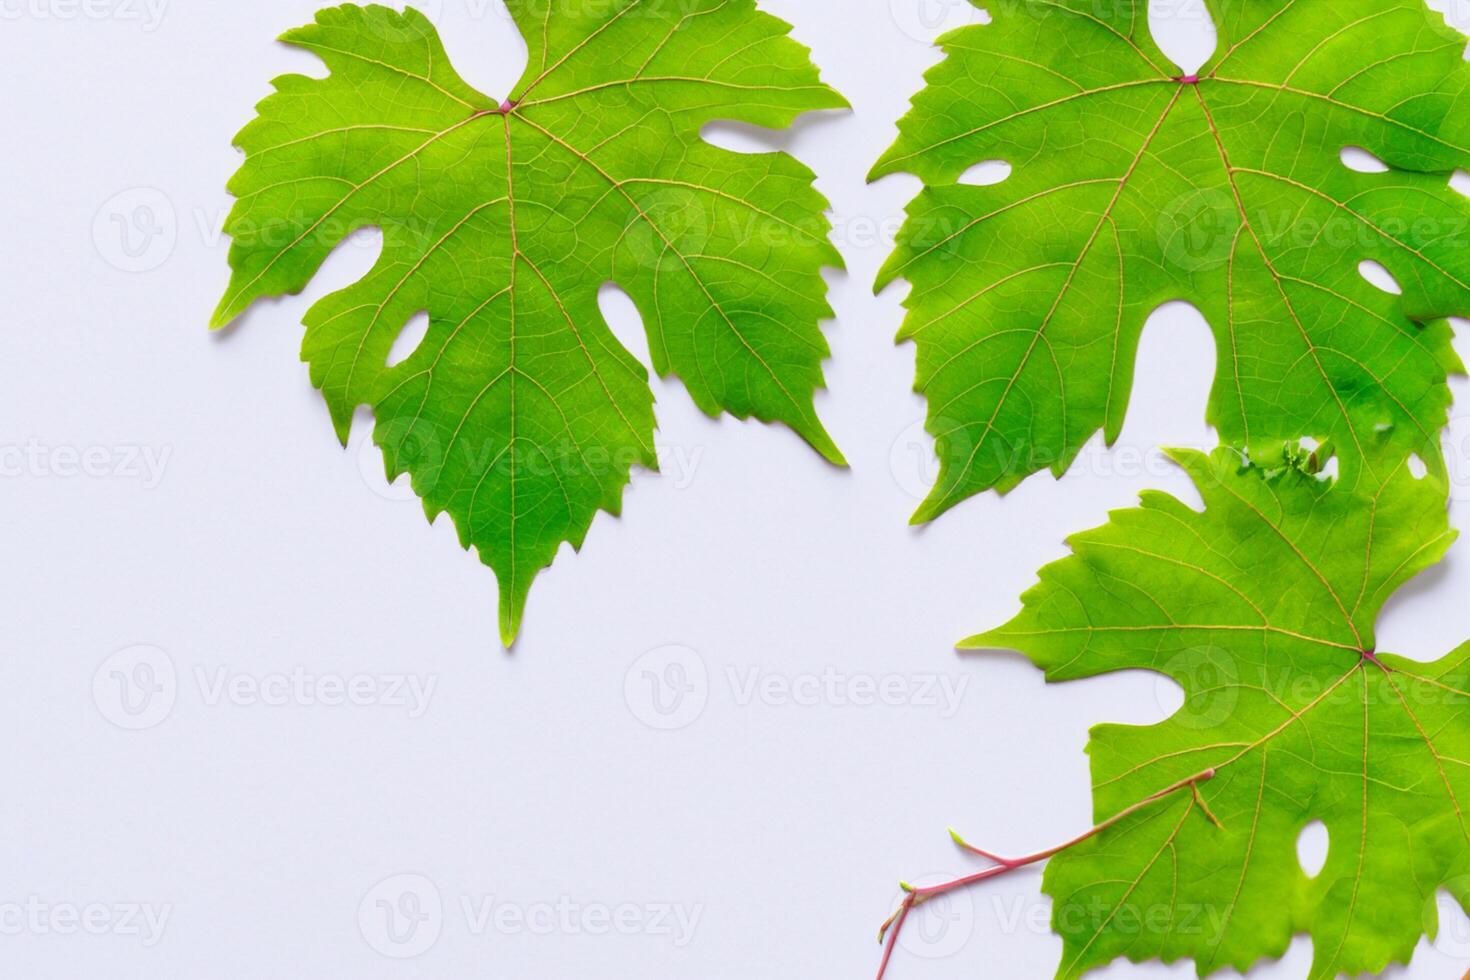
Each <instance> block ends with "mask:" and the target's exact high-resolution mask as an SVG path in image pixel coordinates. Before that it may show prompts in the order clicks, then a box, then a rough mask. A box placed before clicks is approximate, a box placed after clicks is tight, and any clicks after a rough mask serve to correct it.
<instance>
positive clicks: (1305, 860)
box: [1296, 820, 1330, 878]
mask: <svg viewBox="0 0 1470 980" xmlns="http://www.w3.org/2000/svg"><path fill="white" fill-rule="evenodd" d="M1329 843H1330V838H1329V836H1328V833H1327V825H1326V824H1325V823H1323V822H1322V821H1320V820H1313V821H1312V822H1311V823H1309V824H1307V825H1306V826H1305V827H1303V828H1302V832H1301V835H1300V836H1298V837H1297V839H1296V859H1297V860H1298V861H1300V862H1301V865H1302V870H1303V871H1305V872H1306V874H1307V877H1308V878H1315V877H1317V875H1318V874H1319V873H1320V872H1321V871H1322V866H1323V865H1325V864H1326V863H1327V847H1328V844H1329Z"/></svg>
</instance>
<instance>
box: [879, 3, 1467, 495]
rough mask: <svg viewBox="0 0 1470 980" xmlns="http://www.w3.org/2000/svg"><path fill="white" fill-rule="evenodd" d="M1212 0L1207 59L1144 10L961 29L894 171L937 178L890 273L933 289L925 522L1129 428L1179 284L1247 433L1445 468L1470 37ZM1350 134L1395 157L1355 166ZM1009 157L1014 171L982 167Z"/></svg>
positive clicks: (1463, 227)
mask: <svg viewBox="0 0 1470 980" xmlns="http://www.w3.org/2000/svg"><path fill="white" fill-rule="evenodd" d="M973 2H975V3H976V4H977V5H980V0H973ZM1207 3H1208V7H1209V9H1210V11H1211V12H1212V14H1213V16H1214V19H1215V23H1216V26H1217V28H1218V32H1219V48H1218V50H1217V53H1216V54H1215V56H1214V57H1213V58H1212V59H1211V60H1210V61H1209V62H1208V63H1207V64H1206V65H1205V66H1204V68H1203V69H1201V72H1200V74H1199V75H1197V76H1185V75H1182V74H1181V73H1180V71H1179V69H1177V68H1175V67H1173V66H1171V65H1170V64H1169V63H1168V61H1167V59H1166V58H1165V57H1164V56H1163V54H1162V53H1161V52H1160V51H1159V49H1158V48H1157V47H1156V46H1155V44H1154V43H1153V41H1152V40H1151V39H1150V37H1149V33H1148V26H1147V11H1148V4H1147V0H1117V2H1111V3H1105V4H1098V3H1093V2H1092V0H1001V2H999V3H996V4H990V3H986V4H984V6H985V7H986V8H987V9H989V10H991V11H992V13H993V20H992V22H991V23H989V24H983V25H977V26H970V27H965V28H961V29H959V30H957V31H954V32H952V33H950V34H948V35H946V36H945V37H944V38H942V39H941V44H942V46H943V48H944V50H945V52H946V53H947V55H948V57H947V59H946V60H945V61H944V62H942V63H941V64H940V65H939V66H937V67H936V68H934V69H933V70H932V71H931V72H930V73H929V75H928V86H927V88H926V89H925V90H924V91H923V92H922V93H921V94H920V95H919V96H918V97H917V98H916V99H915V100H914V104H913V108H912V110H911V111H910V113H909V114H908V115H907V116H906V117H905V118H904V119H903V121H902V122H901V123H900V137H899V139H898V141H897V142H896V143H895V145H894V146H893V148H892V149H891V150H890V151H889V152H888V153H887V154H886V155H885V156H884V157H883V158H882V160H881V161H880V162H879V163H878V165H877V167H876V168H875V170H874V171H873V176H874V178H875V179H876V178H877V177H879V176H882V175H885V174H891V173H896V172H900V171H903V172H910V173H913V174H916V175H918V176H919V177H920V178H921V179H922V180H923V181H924V183H925V188H924V189H923V191H922V192H921V193H920V195H919V196H918V198H917V199H916V200H915V201H914V202H913V204H912V205H911V206H910V208H909V211H908V221H907V222H906V224H905V226H904V229H903V232H902V234H901V236H900V240H899V243H898V246H897V248H896V249H895V252H894V254H893V256H892V257H891V259H890V260H889V262H888V263H887V265H886V266H885V268H884V270H883V272H882V274H881V276H880V278H879V287H880V288H881V287H882V286H885V285H887V284H888V283H889V282H891V281H893V280H895V279H897V278H899V277H902V278H904V279H907V280H908V281H909V283H910V284H911V286H912V292H911V294H910V295H909V297H908V299H907V300H906V302H905V305H906V306H907V308H908V311H909V312H908V316H907V317H906V319H905V322H904V325H903V328H902V331H901V332H900V334H899V337H900V339H901V340H912V341H914V342H915V343H916V345H917V349H918V374H917V390H918V391H919V392H921V393H922V394H924V395H925V396H926V397H927V399H928V403H929V417H928V426H929V430H930V431H931V433H933V434H934V436H935V437H936V441H937V452H938V454H939V457H940V463H941V466H940V475H939V480H938V483H937V485H936V487H935V488H934V490H933V493H932V494H931V496H930V497H929V498H928V499H927V500H926V501H925V502H924V504H923V505H922V506H921V507H920V509H919V511H918V512H917V514H916V515H915V520H916V521H926V520H931V519H933V518H934V517H937V516H938V515H940V514H942V513H943V512H944V511H945V510H947V509H949V508H950V507H952V506H954V505H955V504H956V503H958V502H959V501H961V500H963V499H964V498H966V497H968V496H971V495H973V494H976V493H979V492H982V491H984V490H987V489H991V488H995V489H998V490H1000V491H1002V492H1004V491H1006V490H1009V489H1011V488H1013V487H1014V486H1015V485H1016V484H1018V483H1019V482H1020V481H1021V480H1022V479H1024V478H1025V477H1026V476H1028V475H1029V474H1031V473H1034V472H1037V471H1039V470H1042V469H1045V468H1048V467H1049V468H1051V469H1052V471H1053V472H1054V473H1056V474H1057V475H1061V474H1062V473H1063V472H1064V471H1065V470H1066V469H1067V467H1068V466H1069V465H1070V463H1071V462H1072V461H1073V460H1074V459H1075V458H1076V456H1077V454H1078V452H1079V451H1080V450H1081V448H1082V447H1083V446H1084V444H1085V443H1086V442H1087V440H1088V439H1089V438H1091V437H1092V436H1093V435H1094V434H1095V433H1096V432H1098V431H1099V430H1102V431H1103V432H1104V434H1105V437H1106V439H1107V441H1108V442H1109V443H1112V442H1113V441H1114V440H1116V439H1117V437H1118V435H1119V433H1120V431H1121V429H1122V425H1123V419H1124V414H1125V412H1126V409H1127V403H1128V396H1129V390H1130V387H1131V384H1132V380H1133V369H1134V359H1135V355H1136V353H1137V348H1138V341H1139V335H1140V333H1141V331H1142V328H1143V323H1144V321H1145V319H1146V318H1147V316H1148V314H1149V313H1150V312H1152V311H1153V310H1154V309H1156V308H1157V307H1158V306H1159V305H1160V304H1162V303H1163V302H1166V301H1168V300H1173V299H1182V300H1187V301H1189V302H1191V303H1193V304H1194V305H1195V306H1197V307H1198V308H1199V309H1200V310H1201V311H1202V313H1203V314H1204V317H1205V319H1206V320H1207V321H1208V322H1209V324H1210V325H1211V329H1212V331H1213V333H1214V337H1215V342H1216V343H1215V346H1216V361H1217V368H1216V379H1215V383H1214V386H1213V389H1212V391H1211V393H1210V399H1209V407H1208V421H1209V422H1210V424H1211V425H1213V426H1214V427H1215V428H1216V429H1217V430H1218V431H1219V432H1220V434H1221V437H1222V439H1223V440H1224V441H1225V442H1227V443H1229V444H1232V445H1236V446H1240V447H1242V448H1245V449H1246V450H1248V451H1249V452H1250V454H1251V456H1252V458H1255V459H1260V460H1273V459H1279V458H1280V454H1281V452H1283V451H1284V447H1285V446H1286V445H1287V444H1289V443H1291V442H1294V441H1296V440H1300V439H1302V438H1305V437H1311V438H1314V439H1317V440H1318V441H1320V442H1323V443H1326V444H1329V445H1331V446H1333V447H1334V448H1335V449H1336V450H1337V452H1338V455H1339V459H1340V465H1341V466H1342V476H1343V478H1344V479H1345V480H1348V481H1353V480H1355V479H1357V477H1358V475H1359V470H1360V469H1361V468H1362V466H1363V463H1364V460H1365V459H1366V458H1368V457H1369V456H1370V455H1377V454H1378V453H1380V452H1382V451H1385V449H1386V447H1392V449H1393V450H1394V451H1395V452H1398V453H1400V454H1403V455H1407V454H1408V453H1409V452H1418V453H1419V454H1420V455H1421V456H1422V457H1423V458H1424V459H1425V460H1426V461H1428V462H1430V463H1431V465H1437V464H1438V462H1439V460H1440V457H1439V448H1438V445H1437V433H1438V431H1439V429H1440V428H1442V426H1443V424H1444V422H1445V419H1446V414H1447V410H1448V404H1449V393H1448V386H1447V384H1446V376H1447V374H1451V373H1456V372H1459V371H1461V370H1462V367H1461V365H1460V362H1459V360H1458V358H1457V357H1456V356H1455V354H1454V352H1453V350H1452V349H1451V346H1450V341H1451V331H1450V329H1449V326H1448V323H1447V322H1446V321H1445V318H1446V317H1448V316H1451V315H1456V314H1464V313H1466V312H1470V247H1467V246H1470V202H1467V201H1466V200H1465V198H1463V197H1462V196H1461V195H1460V194H1458V193H1457V192H1456V191H1454V190H1452V189H1451V187H1450V186H1449V178H1450V175H1451V174H1452V172H1453V171H1454V170H1455V169H1456V168H1460V167H1465V166H1467V165H1470V94H1467V92H1466V88H1467V83H1470V67H1467V66H1466V64H1465V62H1464V60H1463V57H1462V55H1463V52H1464V50H1465V44H1466V39H1465V38H1464V36H1462V35H1460V34H1458V33H1456V32H1455V31H1453V30H1451V29H1450V28H1448V27H1447V26H1446V25H1445V24H1444V22H1443V19H1442V18H1441V17H1440V16H1439V15H1438V14H1434V13H1432V12H1431V11H1430V10H1429V9H1428V8H1427V7H1425V5H1424V3H1423V2H1422V0H1343V2H1335V3H1315V2H1309V0H1207ZM1348 147H1357V148H1360V149H1366V150H1367V151H1369V152H1370V153H1372V154H1374V155H1375V156H1377V157H1378V158H1379V160H1380V161H1381V162H1383V163H1385V164H1387V165H1388V167H1389V168H1390V169H1389V170H1388V171H1387V172H1383V173H1362V172H1358V171H1357V170H1354V169H1350V168H1349V167H1348V166H1346V165H1345V163H1344V161H1343V160H1342V159H1341V153H1342V151H1343V150H1344V149H1345V148H1348ZM990 160H1004V161H1007V162H1008V163H1010V164H1011V165H1012V167H1013V170H1012V172H1011V174H1010V176H1009V177H1008V178H1007V179H1005V180H1003V181H1001V182H1000V183H997V184H992V185H989V186H975V185H973V184H971V183H966V182H963V181H962V180H961V178H962V177H964V175H965V174H966V172H967V171H968V170H969V169H970V168H971V167H973V166H974V165H976V164H979V163H982V162H985V161H990ZM1364 261H1371V262H1377V263H1378V264H1380V265H1381V266H1383V267H1384V268H1385V269H1386V270H1387V271H1389V272H1390V273H1391V274H1392V275H1393V276H1394V277H1395V279H1396V280H1397V282H1398V284H1399V286H1400V287H1401V289H1402V295H1393V294H1391V293H1390V292H1387V291H1384V290H1381V289H1379V288H1377V287H1375V286H1373V285H1371V284H1370V283H1369V282H1368V281H1366V280H1365V279H1364V277H1363V276H1362V275H1361V274H1360V271H1359V265H1360V263H1362V262H1364ZM1385 458H1392V455H1391V454H1390V455H1389V456H1386V457H1385Z"/></svg>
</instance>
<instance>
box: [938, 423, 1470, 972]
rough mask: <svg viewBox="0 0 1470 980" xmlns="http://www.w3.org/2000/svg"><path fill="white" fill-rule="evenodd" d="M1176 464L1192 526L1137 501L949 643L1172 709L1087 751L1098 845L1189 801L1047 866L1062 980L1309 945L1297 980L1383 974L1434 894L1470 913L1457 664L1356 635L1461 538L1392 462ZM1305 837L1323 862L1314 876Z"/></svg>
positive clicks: (1438, 488) (1238, 961)
mask: <svg viewBox="0 0 1470 980" xmlns="http://www.w3.org/2000/svg"><path fill="white" fill-rule="evenodd" d="M1176 458H1177V459H1178V461H1179V462H1180V463H1181V464H1182V465H1183V466H1184V468H1185V469H1186V470H1187V471H1188V472H1189V474H1190V476H1191V477H1192V478H1193V480H1194V482H1195V485H1196V486H1197V487H1198V489H1199V491H1200V493H1201V495H1202V496H1203V498H1204V509H1203V512H1200V511H1196V510H1194V509H1192V508H1191V507H1188V506H1186V505H1185V504H1183V503H1181V502H1180V501H1179V500H1177V499H1175V498H1173V497H1171V496H1168V495H1166V494H1162V493H1156V492H1150V493H1148V494H1145V495H1144V498H1143V501H1142V506H1141V507H1139V508H1137V509H1133V510H1126V511H1119V512H1117V513H1115V514H1113V515H1112V519H1111V521H1110V522H1109V523H1108V524H1107V525H1105V526H1104V527H1101V528H1098V529H1096V530H1093V531H1088V532H1086V533H1084V534H1079V535H1076V536H1075V537H1073V538H1072V539H1071V540H1070V542H1069V543H1070V544H1071V547H1072V555H1071V557H1068V558H1065V559H1063V560H1062V561H1059V562H1057V563H1056V564H1053V565H1050V566H1048V567H1047V568H1045V569H1043V570H1042V572H1041V581H1040V583H1039V584H1037V585H1036V586H1035V587H1034V588H1033V589H1031V590H1030V591H1029V592H1027V593H1026V595H1025V597H1024V608H1023V610H1022V612H1021V613H1020V615H1018V616H1017V617H1016V618H1015V619H1014V620H1013V621H1012V622H1010V623H1009V624H1007V625H1005V626H1003V627H1001V628H1000V629H997V630H995V631H993V632H990V633H987V634H984V635H982V636H978V637H975V638H973V639H971V640H969V641H966V643H965V646H967V647H975V648H980V647H985V648H995V647H1006V648H1014V649H1019V650H1021V651H1023V652H1025V653H1026V655H1027V656H1029V657H1030V658H1031V660H1032V661H1034V662H1035V663H1036V665H1037V666H1038V667H1041V668H1043V669H1044V670H1045V671H1046V676H1047V679H1048V680H1049V681H1070V680H1074V679H1077V678H1085V677H1094V676H1097V675H1100V674H1106V673H1111V672H1113V671H1121V670H1149V671H1157V672H1159V673H1162V674H1164V675H1167V676H1168V677H1170V678H1172V679H1173V680H1175V681H1177V682H1178V683H1179V684H1180V685H1181V686H1182V687H1183V688H1184V703H1183V706H1182V707H1181V708H1180V709H1179V710H1178V711H1177V712H1176V713H1175V714H1174V715H1173V716H1172V717H1170V718H1168V719H1167V720H1165V721H1163V722H1161V723H1159V724H1156V725H1151V726H1142V727H1139V726H1128V725H1114V724H1107V725H1101V726H1099V727H1097V728H1094V729H1093V731H1092V739H1091V742H1090V744H1089V746H1088V750H1087V751H1088V754H1089V756H1090V758H1091V764H1092V785H1093V804H1094V808H1095V811H1096V816H1097V819H1098V821H1099V822H1102V821H1104V820H1106V819H1108V818H1109V817H1112V816H1113V815H1115V814H1119V813H1121V812H1123V811H1124V810H1126V809H1128V808H1129V807H1130V806H1132V805H1134V804H1137V803H1139V802H1141V801H1143V800H1146V799H1148V798H1149V797H1150V796H1153V795H1154V794H1156V793H1160V792H1161V791H1164V790H1166V789H1168V788H1169V787H1171V786H1176V785H1180V784H1183V783H1186V782H1188V781H1189V780H1191V778H1192V777H1200V778H1198V779H1197V780H1196V781H1194V782H1192V783H1190V784H1189V785H1190V787H1192V788H1182V789H1179V790H1177V791H1174V792H1171V793H1166V794H1165V795H1164V796H1163V797H1162V798H1160V799H1157V800H1155V801H1154V802H1153V803H1151V804H1149V805H1147V806H1145V807H1143V808H1142V809H1139V810H1136V811H1135V812H1133V813H1131V814H1130V815H1128V816H1127V817H1125V818H1124V819H1123V820H1121V821H1120V822H1118V823H1116V824H1114V825H1112V826H1111V827H1109V828H1108V829H1106V830H1104V831H1103V832H1102V833H1101V834H1100V835H1098V836H1096V837H1093V838H1092V839H1090V840H1088V841H1085V842H1084V843H1082V844H1079V845H1077V846H1075V847H1073V848H1070V849H1068V850H1066V851H1064V852H1063V853H1061V854H1058V855H1057V856H1055V857H1053V858H1052V859H1051V860H1050V862H1049V863H1048V865H1047V869H1046V874H1045V877H1044V882H1043V887H1044V889H1045V890H1046V892H1047V893H1049V894H1050V895H1051V896H1052V898H1053V902H1054V905H1053V919H1052V925H1053V928H1054V929H1055V930H1056V931H1057V932H1058V933H1059V934H1060V935H1061V937H1062V939H1063V954H1062V962H1061V965H1060V967H1059V970H1058V974H1057V975H1058V976H1059V977H1063V978H1075V977H1079V976H1081V975H1082V974H1084V973H1086V972H1087V971H1089V970H1091V969H1093V968H1096V967H1098V966H1101V965H1103V964H1106V963H1108V962H1110V961H1112V960H1114V959H1117V958H1120V957H1126V958H1128V959H1130V960H1134V961H1143V960H1149V959H1162V960H1165V961H1168V962H1172V961H1175V960H1179V959H1190V960H1193V961H1195V963H1196V965H1197V967H1198V970H1199V973H1200V975H1201V976H1205V975H1208V974H1210V973H1213V972H1215V971H1217V970H1224V969H1227V968H1234V969H1237V970H1240V971H1246V970H1248V969H1249V968H1250V967H1252V966H1253V965H1255V964H1257V963H1259V962H1260V961H1261V960H1263V959H1268V958H1277V957H1280V956H1281V955H1282V954H1283V953H1285V952H1286V949H1287V946H1288V944H1289V943H1290V942H1291V939H1292V937H1293V936H1294V935H1295V934H1298V933H1306V934H1307V935H1309V936H1310V937H1311V940H1312V944H1313V949H1314V956H1313V961H1312V968H1311V973H1310V976H1311V978H1312V980H1325V978H1329V977H1335V976H1339V975H1351V976H1359V975H1374V976H1376V975H1378V974H1379V973H1381V972H1382V971H1383V970H1384V968H1385V967H1386V966H1387V964H1389V963H1390V962H1407V961H1408V960H1409V957H1410V955H1411V954H1412V953H1413V950H1414V948H1415V945H1416V944H1417V943H1418V941H1419V940H1420V938H1421V937H1422V936H1424V935H1426V934H1428V935H1431V936H1432V935H1434V931H1435V928H1436V922H1437V910H1436V899H1435V895H1436V892H1437V891H1438V890H1439V889H1441V888H1444V889H1446V890H1448V891H1449V893H1450V894H1452V895H1453V896H1454V897H1455V898H1456V899H1457V900H1458V901H1459V902H1460V903H1461V904H1462V905H1466V906H1467V907H1470V812H1467V807H1470V644H1467V645H1465V646H1462V647H1460V648H1459V649H1458V650H1456V651H1455V652H1454V653H1452V654H1450V655H1449V656H1448V657H1445V658H1444V659H1442V660H1439V661H1436V662H1432V663H1424V662H1419V661H1417V660H1410V659H1407V658H1406V657H1402V656H1394V655H1391V654H1389V653H1386V652H1383V651H1380V650H1378V649H1377V643H1376V640H1375V639H1374V633H1373V630H1374V622H1375V620H1376V619H1377V617H1378V614H1379V611H1380V610H1381V609H1382V608H1383V605H1384V603H1385V602H1386V601H1387V600H1388V598H1389V597H1390V596H1391V595H1393V593H1394V591H1395V590H1397V589H1398V588H1399V587H1400V586H1402V585H1403V584H1404V583H1405V582H1407V581H1408V580H1409V579H1410V578H1411V577H1413V576H1414V575H1415V574H1417V573H1418V572H1420V571H1422V570H1424V569H1425V568H1428V567H1429V566H1430V565H1432V564H1434V563H1435V562H1436V561H1438V560H1439V558H1440V557H1441V556H1442V555H1443V554H1444V552H1445V550H1446V549H1447V548H1448V547H1449V545H1450V544H1451V542H1452V541H1453V540H1454V537H1455V535H1454V532H1452V531H1450V530H1449V527H1448V518H1447V514H1446V511H1445V497H1446V490H1447V487H1446V484H1445V483H1444V481H1443V480H1441V479H1438V478H1436V477H1434V476H1424V477H1423V478H1421V479H1415V478H1414V476H1413V474H1412V472H1411V470H1410V465H1409V462H1408V461H1407V460H1405V461H1403V462H1402V463H1400V464H1397V465H1395V464H1392V463H1388V462H1386V461H1385V460H1383V459H1381V458H1378V459H1375V460H1374V461H1373V463H1374V467H1373V472H1375V473H1376V474H1377V476H1375V477H1373V478H1371V479H1370V478H1368V477H1366V476H1365V477H1364V478H1363V479H1362V480H1360V481H1358V483H1357V484H1356V485H1354V486H1349V485H1347V484H1346V483H1338V484H1337V485H1335V486H1334V485H1333V484H1332V483H1331V482H1329V481H1326V480H1323V479H1321V478H1319V476H1318V475H1311V474H1310V473H1309V472H1305V471H1304V470H1310V469H1311V468H1310V467H1304V468H1298V467H1295V466H1287V467H1284V468H1282V469H1280V470H1277V471H1275V472H1267V471H1265V470H1263V469H1262V468H1261V467H1259V466H1254V467H1243V466H1242V464H1241V460H1240V457H1239V456H1238V455H1237V454H1236V452H1235V451H1233V450H1229V449H1220V450H1216V451H1215V453H1214V454H1213V455H1212V456H1205V455H1203V454H1200V453H1194V452H1187V453H1180V454H1178V455H1177V457H1176ZM1365 472H1366V471H1365ZM1406 652H1411V651H1406ZM1412 652H1419V651H1412ZM1313 821H1321V822H1322V823H1324V824H1325V825H1326V827H1327V832H1328V837H1329V846H1328V852H1327V859H1326V864H1325V865H1324V866H1323V867H1322V869H1321V871H1320V872H1318V873H1317V874H1316V875H1315V876H1309V875H1308V874H1307V872H1306V871H1305V870H1303V867H1302V864H1301V861H1300V859H1299V858H1298V855H1297V841H1298V837H1299V835H1300V834H1301V833H1302V831H1303V830H1304V829H1305V828H1306V827H1307V826H1308V825H1309V824H1311V823H1312V822H1313Z"/></svg>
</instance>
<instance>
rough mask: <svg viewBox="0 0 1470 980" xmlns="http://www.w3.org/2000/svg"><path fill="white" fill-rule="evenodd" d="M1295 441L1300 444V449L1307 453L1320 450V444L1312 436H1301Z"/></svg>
mask: <svg viewBox="0 0 1470 980" xmlns="http://www.w3.org/2000/svg"><path fill="white" fill-rule="evenodd" d="M1297 441H1298V442H1299V443H1301V447H1302V449H1303V450H1305V451H1306V452H1309V453H1313V452H1316V451H1317V450H1319V449H1321V448H1322V444H1321V443H1320V442H1318V441H1317V440H1316V439H1315V438H1314V437H1312V436H1302V437H1301V438H1300V439H1298V440H1297Z"/></svg>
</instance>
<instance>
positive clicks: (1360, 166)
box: [1341, 146, 1389, 174]
mask: <svg viewBox="0 0 1470 980" xmlns="http://www.w3.org/2000/svg"><path fill="white" fill-rule="evenodd" d="M1341 156H1342V165H1343V166H1344V167H1347V168H1348V169H1349V170H1356V171H1357V172H1358V173H1360V174H1384V173H1388V170H1389V166H1388V164H1386V163H1384V162H1383V161H1382V160H1380V159H1378V158H1377V157H1376V156H1374V155H1373V154H1371V153H1369V152H1368V151H1367V150H1365V149H1363V148H1362V147H1361V146H1344V147H1343V148H1342V154H1341Z"/></svg>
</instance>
